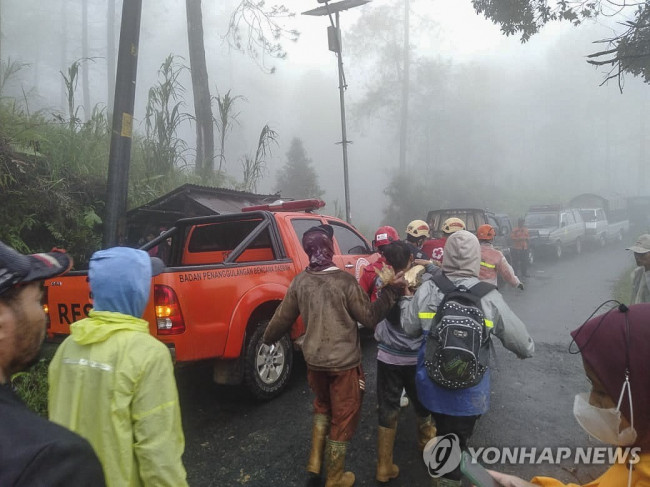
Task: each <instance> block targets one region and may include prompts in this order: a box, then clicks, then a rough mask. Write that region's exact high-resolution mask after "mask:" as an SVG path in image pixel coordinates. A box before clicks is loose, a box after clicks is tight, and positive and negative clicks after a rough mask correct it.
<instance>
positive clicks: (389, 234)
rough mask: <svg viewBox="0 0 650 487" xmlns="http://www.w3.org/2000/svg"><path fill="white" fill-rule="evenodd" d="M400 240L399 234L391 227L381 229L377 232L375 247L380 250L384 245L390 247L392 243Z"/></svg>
mask: <svg viewBox="0 0 650 487" xmlns="http://www.w3.org/2000/svg"><path fill="white" fill-rule="evenodd" d="M398 240H399V234H398V233H397V230H395V229H394V228H393V227H391V226H388V225H386V226H384V227H379V228H378V229H377V231H376V232H375V240H374V243H375V247H377V248H379V247H381V246H382V245H388V244H389V243H391V242H397V241H398Z"/></svg>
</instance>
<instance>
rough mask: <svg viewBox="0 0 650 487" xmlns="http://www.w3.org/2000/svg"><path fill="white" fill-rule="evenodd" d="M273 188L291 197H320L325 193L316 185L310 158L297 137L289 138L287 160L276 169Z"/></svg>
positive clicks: (316, 180) (315, 176)
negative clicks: (275, 180) (275, 179)
mask: <svg viewBox="0 0 650 487" xmlns="http://www.w3.org/2000/svg"><path fill="white" fill-rule="evenodd" d="M275 190H276V191H278V192H280V193H282V194H283V195H287V196H291V197H292V198H320V197H321V196H323V194H325V191H323V190H322V189H321V188H320V186H319V185H318V174H316V170H315V169H314V166H313V165H312V160H311V159H310V158H309V157H307V152H306V151H305V147H304V146H303V143H302V140H301V139H299V138H297V137H294V138H293V139H292V140H291V146H290V147H289V151H288V152H287V161H286V163H285V164H284V166H283V167H282V168H281V169H280V170H279V171H278V174H277V182H276V185H275Z"/></svg>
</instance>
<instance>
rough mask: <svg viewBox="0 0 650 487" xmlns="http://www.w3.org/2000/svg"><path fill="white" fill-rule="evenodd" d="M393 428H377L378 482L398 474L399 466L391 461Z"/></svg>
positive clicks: (393, 440)
mask: <svg viewBox="0 0 650 487" xmlns="http://www.w3.org/2000/svg"><path fill="white" fill-rule="evenodd" d="M396 432H397V430H396V429H395V428H384V427H383V426H380V427H379V428H378V429H377V475H376V479H377V481H378V482H388V481H389V480H390V479H394V478H396V477H397V476H398V475H399V467H398V466H397V465H395V464H394V463H393V445H394V444H395V433H396Z"/></svg>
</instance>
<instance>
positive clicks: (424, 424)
mask: <svg viewBox="0 0 650 487" xmlns="http://www.w3.org/2000/svg"><path fill="white" fill-rule="evenodd" d="M415 421H416V423H417V426H418V449H419V450H420V451H424V447H425V446H427V443H429V440H430V439H431V438H435V437H436V433H437V430H436V426H435V425H434V424H433V421H432V420H431V416H425V417H423V418H421V417H420V416H416V417H415Z"/></svg>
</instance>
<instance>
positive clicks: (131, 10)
mask: <svg viewBox="0 0 650 487" xmlns="http://www.w3.org/2000/svg"><path fill="white" fill-rule="evenodd" d="M141 14H142V0H124V4H123V6H122V23H121V28H120V47H119V50H118V54H117V74H116V79H115V102H114V104H113V127H112V132H111V150H110V155H109V157H108V183H107V185H106V216H105V220H104V238H103V246H104V248H107V247H114V246H115V245H120V244H122V243H123V239H124V237H125V235H126V202H127V196H128V189H129V166H130V164H131V140H132V139H131V136H132V133H133V106H134V103H135V79H136V74H137V70H138V44H139V40H140V17H141Z"/></svg>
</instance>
